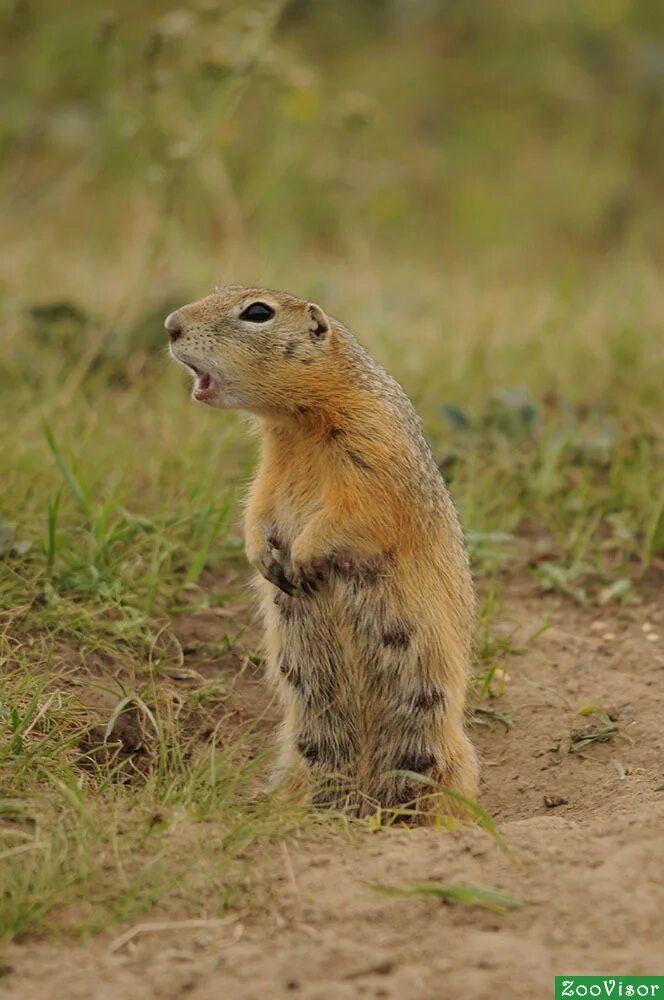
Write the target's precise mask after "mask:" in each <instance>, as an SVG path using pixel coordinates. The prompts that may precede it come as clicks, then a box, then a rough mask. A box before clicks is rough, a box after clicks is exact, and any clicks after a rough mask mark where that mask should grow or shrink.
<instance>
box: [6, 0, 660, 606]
mask: <svg viewBox="0 0 664 1000" xmlns="http://www.w3.org/2000/svg"><path fill="white" fill-rule="evenodd" d="M2 11H3V12H2V29H3V30H2V36H3V42H2V49H3V51H2V55H3V59H2V87H1V90H2V101H3V114H2V119H1V123H0V129H1V132H0V135H1V144H0V146H1V148H0V153H1V168H0V170H1V186H0V191H1V194H0V198H1V201H2V204H1V208H2V230H3V234H4V238H3V243H2V248H1V249H0V301H1V306H0V307H1V309H2V327H3V342H4V345H5V350H4V352H3V355H4V357H3V366H2V370H1V374H0V389H1V390H2V393H3V404H2V407H3V415H4V431H5V433H4V435H3V439H4V445H3V449H4V452H5V457H4V460H3V461H4V467H5V468H6V469H9V470H10V475H9V477H5V479H4V481H3V485H4V487H5V498H4V500H3V503H4V509H5V517H6V519H8V520H10V521H11V522H12V524H13V523H16V522H17V521H18V522H20V523H21V524H22V528H21V531H22V532H23V534H24V535H26V537H33V536H34V539H35V540H36V539H42V540H43V538H44V533H45V531H46V527H45V523H44V517H45V515H44V503H45V498H51V499H50V500H49V502H51V503H52V502H54V501H53V497H54V496H55V493H56V491H57V490H58V488H59V486H61V485H62V484H61V477H60V475H59V472H58V469H57V468H56V465H55V464H54V463H53V460H52V455H50V454H49V449H48V447H47V442H46V439H45V437H44V434H43V430H42V422H43V421H44V420H46V421H47V422H48V424H49V426H50V427H51V429H52V432H53V435H54V439H55V440H56V441H57V442H59V445H60V446H61V447H62V449H63V454H66V455H67V456H69V457H68V461H70V462H72V463H75V464H76V465H77V467H78V468H79V469H80V470H81V475H82V476H84V477H85V478H86V483H87V484H88V487H89V491H90V496H94V497H95V498H98V499H99V502H102V501H103V502H106V501H108V502H110V501H111V499H114V500H115V502H117V503H120V502H121V503H122V504H126V505H127V506H128V507H129V508H130V509H131V510H132V511H133V512H134V513H136V512H139V513H140V514H141V516H147V515H148V514H149V515H150V516H155V517H157V516H158V515H157V512H158V511H161V510H162V509H163V506H164V505H167V506H169V508H170V509H172V510H179V511H182V517H183V519H184V520H186V518H187V516H188V515H187V514H186V511H189V510H190V509H191V505H192V499H191V490H192V489H194V488H195V490H197V491H198V492H197V493H196V497H198V500H196V501H195V502H196V503H199V502H200V503H202V502H203V500H201V499H200V498H201V497H203V498H204V499H205V502H206V503H209V504H210V505H211V506H212V507H214V506H215V504H217V503H218V502H220V501H219V500H218V496H219V493H220V491H221V493H223V490H224V489H225V488H226V487H227V486H229V485H230V484H232V485H233V486H236V485H237V483H238V482H239V481H241V480H242V479H245V478H246V476H247V474H248V472H249V469H250V466H251V461H252V454H253V452H252V445H251V444H249V443H248V441H247V438H246V435H245V434H244V432H243V431H241V430H240V428H241V424H240V423H239V422H238V421H237V419H236V418H234V417H233V416H224V417H220V416H219V415H218V414H211V413H210V412H209V411H204V410H202V409H201V408H200V407H193V406H192V405H191V403H190V402H189V400H188V398H187V386H186V385H185V382H184V381H183V376H182V373H181V372H179V371H177V370H175V369H174V368H173V367H172V366H169V364H168V362H167V361H166V358H165V354H164V348H165V337H164V331H163V317H164V316H165V315H166V313H167V312H168V311H170V309H172V308H174V307H175V306H177V305H179V304H181V303H182V302H183V301H189V300H191V299H195V298H199V297H200V296H202V295H204V294H206V293H207V292H208V291H209V290H210V289H211V288H212V287H213V286H214V285H215V284H217V283H220V284H221V283H225V282H230V281H233V282H241V283H247V284H249V283H251V284H265V285H271V286H276V287H282V288H286V289H288V290H290V291H293V292H295V293H297V294H300V295H306V296H310V297H312V298H314V299H317V300H318V301H320V302H321V304H322V305H323V307H324V308H326V309H327V310H329V311H330V312H331V313H333V314H335V315H337V316H339V318H341V319H342V320H343V321H345V322H346V323H347V324H348V325H349V326H350V327H351V328H352V329H353V330H354V331H355V332H356V333H357V335H358V337H359V338H360V339H361V340H363V341H364V342H365V343H366V344H367V345H368V346H369V347H370V349H371V350H373V351H374V353H375V354H376V355H377V356H378V357H379V359H380V360H382V361H383V362H384V363H386V364H387V365H388V367H389V368H390V369H391V370H392V371H393V372H394V373H395V374H396V376H397V377H398V378H399V379H400V380H401V381H402V382H403V383H404V385H405V387H406V389H407V391H408V392H409V393H410V394H411V395H412V396H413V398H414V400H415V402H416V405H417V406H418V408H419V409H420V411H421V412H422V414H423V416H424V419H425V423H426V426H427V431H428V433H429V435H430V437H431V440H432V442H433V445H434V448H435V450H436V454H437V457H438V458H439V459H440V461H441V467H442V468H443V470H444V471H445V472H446V474H447V475H448V478H450V480H451V482H452V486H453V489H454V493H455V496H456V498H457V501H458V503H459V505H460V507H461V510H462V514H463V517H464V521H465V524H466V526H467V528H468V530H469V531H470V532H473V533H474V535H475V537H478V538H483V537H489V536H490V535H491V533H492V532H493V533H495V532H499V533H502V537H503V538H505V537H507V536H509V537H512V536H513V535H519V536H520V537H524V536H525V535H527V536H528V537H531V536H532V535H533V534H542V535H544V536H546V539H547V540H546V541H544V542H542V545H543V547H544V548H545V549H546V547H547V546H549V548H551V550H552V551H554V552H555V553H556V554H557V555H556V558H558V557H559V558H560V559H561V560H562V562H563V566H564V568H563V571H561V572H564V573H571V575H572V578H573V579H576V578H577V577H578V576H579V575H580V576H582V577H583V576H584V574H585V573H586V570H587V566H588V565H589V564H592V565H593V566H594V567H595V568H597V567H603V568H602V569H601V573H602V574H604V575H606V574H608V575H609V577H610V576H612V574H614V569H615V567H614V566H613V563H611V565H610V566H609V567H608V568H607V563H606V558H605V556H606V551H605V550H606V549H607V547H608V551H609V555H610V559H612V560H614V562H615V561H617V562H618V563H620V567H623V564H626V563H627V562H629V560H634V559H636V560H637V562H638V564H639V565H640V567H641V569H643V568H645V567H647V566H649V565H650V564H651V561H652V558H653V556H654V555H655V554H656V553H658V552H660V551H661V550H662V548H663V547H664V515H663V512H662V504H663V501H662V492H663V490H664V480H663V478H662V464H663V463H662V457H663V450H664V445H663V440H664V432H663V429H662V428H663V413H664V407H663V405H662V384H663V381H664V358H663V346H662V345H663V338H662V307H663V306H664V295H663V293H662V290H661V266H662V251H663V250H664V229H663V226H662V223H663V221H664V210H663V204H664V200H663V198H662V194H663V193H664V5H662V4H658V3H652V2H637V0H577V2H560V0H538V2H537V3H532V2H530V0H506V2H503V3H500V4H497V3H490V2H488V0H475V2H473V3H461V2H451V0H449V2H444V0H437V2H436V0H364V2H351V0H335V2H318V3H315V2H306V0H291V2H290V3H289V2H286V0H278V2H261V0H255V2H254V0H244V2H213V0H200V2H192V3H191V4H187V5H185V4H179V5H178V4H170V3H165V2H163V3H156V2H151V0H143V2H131V3H130V2H128V0H115V2H107V3H96V2H87V3H83V2H80V0H70V2H69V3H66V4H65V3H54V2H52V0H51V2H48V0H12V2H10V3H8V2H7V0H5V2H4V4H3V8H2ZM134 445H136V446H137V447H133V446H134ZM201 477H202V479H201ZM192 483H193V484H195V487H194V486H192V485H191V484H192ZM201 483H202V485H201ZM225 502H226V501H225V499H224V503H225ZM79 506H80V504H79ZM75 510H76V497H73V498H72V497H70V496H69V495H68V493H67V491H65V495H64V499H63V505H62V508H61V512H60V517H61V519H62V518H64V519H65V522H66V521H67V518H69V517H72V518H74V523H75ZM233 523H234V522H233ZM185 539H186V530H185V529H183V540H185ZM492 544H493V543H491V545H489V549H491V551H493V550H492V547H491V546H492ZM480 548H481V545H480ZM609 561H610V560H609ZM56 562H57V560H56ZM499 562H500V560H499ZM484 565H487V564H486V562H485V563H482V562H481V561H480V563H478V566H479V567H480V568H482V566H484ZM579 566H581V567H583V568H582V569H580V570H579V569H578V567H579ZM574 567H577V569H574ZM620 567H619V572H622V568H620ZM538 572H540V570H538ZM556 572H557V570H556ZM554 577H555V573H554ZM547 579H548V578H547ZM565 579H567V577H565ZM548 583H549V584H550V585H551V586H558V585H560V580H559V579H558V577H555V579H553V578H552V579H548ZM565 586H567V584H565ZM572 589H573V590H574V591H575V592H577V593H580V592H583V593H585V590H584V589H583V588H582V589H581V591H579V590H578V588H576V585H574V587H573V588H572Z"/></svg>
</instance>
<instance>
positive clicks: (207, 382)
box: [188, 365, 221, 402]
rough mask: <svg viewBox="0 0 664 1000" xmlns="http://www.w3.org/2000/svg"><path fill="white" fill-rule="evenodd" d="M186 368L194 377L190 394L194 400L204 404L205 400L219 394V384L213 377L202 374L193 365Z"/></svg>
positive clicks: (202, 372)
mask: <svg viewBox="0 0 664 1000" xmlns="http://www.w3.org/2000/svg"><path fill="white" fill-rule="evenodd" d="M188 367H189V368H191V370H192V372H193V373H194V377H195V381H194V388H193V393H192V394H193V397H194V399H198V400H200V401H201V402H204V401H205V400H206V399H212V398H213V397H214V396H216V395H217V394H218V393H219V390H220V389H221V384H220V383H219V382H218V381H217V380H216V379H215V378H214V376H213V375H211V374H210V373H209V372H204V371H203V370H202V369H201V368H196V366H195V365H189V366H188Z"/></svg>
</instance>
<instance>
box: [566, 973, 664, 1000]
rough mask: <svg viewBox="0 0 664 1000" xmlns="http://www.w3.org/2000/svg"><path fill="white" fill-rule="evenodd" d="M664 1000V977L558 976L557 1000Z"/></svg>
mask: <svg viewBox="0 0 664 1000" xmlns="http://www.w3.org/2000/svg"><path fill="white" fill-rule="evenodd" d="M578 997H582V998H583V1000H589V998H590V997H592V998H594V1000H624V998H625V997H628V998H630V1000H636V998H638V997H650V998H651V1000H652V998H653V997H654V998H655V1000H664V976H556V995H555V1000H570V998H573V1000H577V998H578Z"/></svg>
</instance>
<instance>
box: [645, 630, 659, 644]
mask: <svg viewBox="0 0 664 1000" xmlns="http://www.w3.org/2000/svg"><path fill="white" fill-rule="evenodd" d="M646 639H647V640H648V642H659V636H658V635H657V633H656V632H648V634H647V636H646Z"/></svg>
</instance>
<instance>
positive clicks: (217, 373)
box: [165, 285, 339, 415]
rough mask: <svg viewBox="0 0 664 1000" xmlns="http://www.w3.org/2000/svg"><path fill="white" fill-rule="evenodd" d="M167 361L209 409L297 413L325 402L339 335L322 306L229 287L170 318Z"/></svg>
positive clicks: (264, 291)
mask: <svg viewBox="0 0 664 1000" xmlns="http://www.w3.org/2000/svg"><path fill="white" fill-rule="evenodd" d="M165 326H166V329H167V330H168V333H169V336H170V353H171V356H172V357H173V358H174V359H175V361H177V362H178V363H179V364H181V365H184V366H185V367H186V368H188V369H189V370H190V371H191V373H192V375H193V376H194V387H193V397H194V399H197V400H200V401H201V402H204V403H207V404H208V406H214V407H218V408H222V409H226V408H242V409H246V410H250V411H253V412H255V413H258V414H265V415H270V414H278V413H284V414H288V413H293V414H295V413H298V412H305V411H306V410H307V409H308V408H315V406H316V402H317V400H319V399H324V398H325V395H324V393H325V386H326V383H328V389H329V379H330V378H331V377H334V375H335V372H336V366H335V365H334V356H335V354H336V347H337V337H338V332H339V331H338V327H337V325H336V324H333V322H332V321H331V320H330V319H329V318H328V317H327V316H326V314H325V313H324V312H323V310H322V309H321V308H320V306H317V305H316V304H315V303H313V302H308V301H307V300H306V299H298V298H296V297H295V296H294V295H288V294H287V293H285V292H275V291H271V290H269V289H265V288H245V287H243V286H240V285H229V286H227V287H226V288H220V289H216V290H215V291H214V292H212V293H211V294H210V295H207V296H206V297H205V298H203V299H200V300H199V301H198V302H192V303H191V304H189V305H185V306H182V307H181V308H180V309H177V310H176V311H175V312H172V313H171V314H170V316H168V317H167V319H166V322H165Z"/></svg>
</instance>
